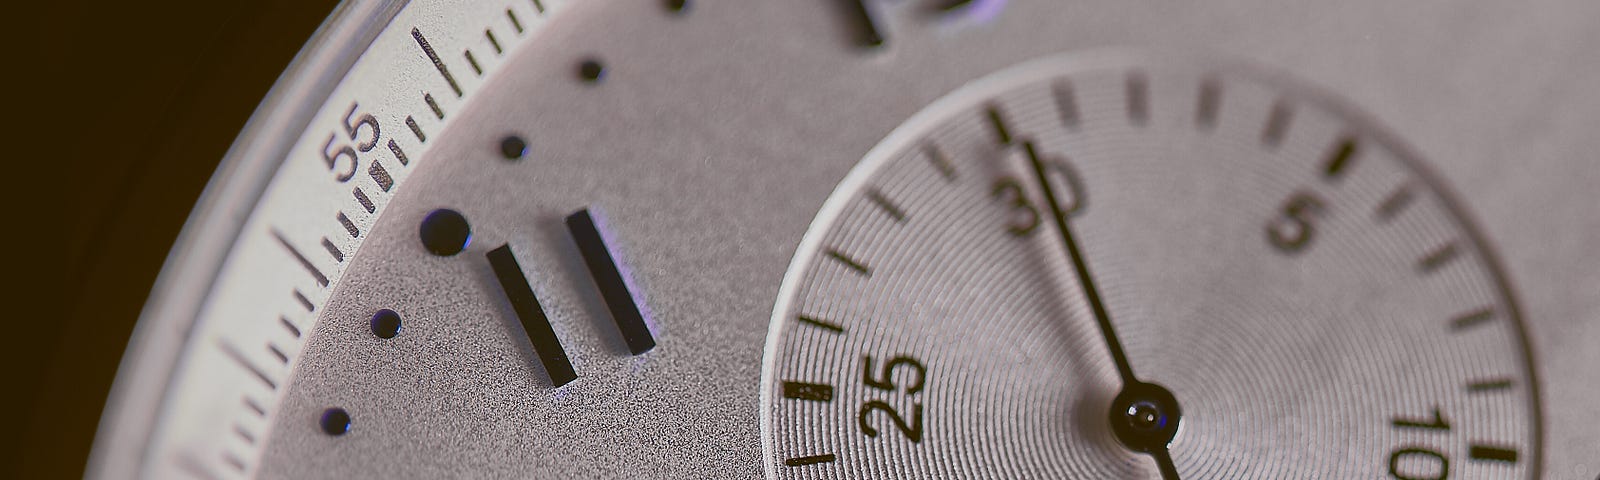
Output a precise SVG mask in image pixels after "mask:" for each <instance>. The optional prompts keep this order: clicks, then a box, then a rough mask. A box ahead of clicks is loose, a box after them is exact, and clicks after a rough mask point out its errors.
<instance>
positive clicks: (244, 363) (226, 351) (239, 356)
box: [217, 340, 278, 390]
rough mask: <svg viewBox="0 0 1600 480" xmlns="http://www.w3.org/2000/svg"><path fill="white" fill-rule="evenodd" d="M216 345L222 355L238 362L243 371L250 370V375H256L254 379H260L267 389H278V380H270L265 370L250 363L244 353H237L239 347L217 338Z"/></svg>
mask: <svg viewBox="0 0 1600 480" xmlns="http://www.w3.org/2000/svg"><path fill="white" fill-rule="evenodd" d="M217 347H218V348H219V349H221V350H222V354H223V355H227V356H228V358H229V359H231V360H233V361H234V363H237V364H239V366H240V367H244V369H245V371H248V372H250V375H251V376H253V377H256V380H260V381H261V383H262V384H265V385H266V386H267V389H268V390H277V389H278V382H274V381H272V377H268V376H267V372H265V371H263V370H261V368H260V367H257V366H256V364H254V363H251V362H250V360H249V359H246V358H244V354H243V353H239V349H237V348H234V347H233V344H231V343H228V342H227V341H222V340H219V341H217Z"/></svg>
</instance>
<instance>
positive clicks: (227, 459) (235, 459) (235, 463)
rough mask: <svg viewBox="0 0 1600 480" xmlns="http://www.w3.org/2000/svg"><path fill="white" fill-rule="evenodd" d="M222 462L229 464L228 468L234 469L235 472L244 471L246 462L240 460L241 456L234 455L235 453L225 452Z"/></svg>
mask: <svg viewBox="0 0 1600 480" xmlns="http://www.w3.org/2000/svg"><path fill="white" fill-rule="evenodd" d="M222 461H223V463H227V464H228V466H230V467H233V469H234V470H238V471H240V472H243V471H244V460H240V459H239V456H238V455H234V454H233V452H223V454H222Z"/></svg>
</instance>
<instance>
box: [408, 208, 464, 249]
mask: <svg viewBox="0 0 1600 480" xmlns="http://www.w3.org/2000/svg"><path fill="white" fill-rule="evenodd" d="M419 230H420V231H419V232H418V233H420V234H421V236H422V246H423V247H424V248H427V249H428V252H431V253H433V254H434V255H438V256H441V257H448V256H451V255H455V254H457V253H461V251H462V250H465V249H466V248H467V244H468V243H469V242H471V241H472V228H471V227H469V226H468V225H467V217H463V216H461V213H460V212H457V211H455V210H451V209H448V208H441V209H438V210H434V211H432V212H429V213H428V216H427V217H426V218H423V219H422V227H421V228H420V229H419Z"/></svg>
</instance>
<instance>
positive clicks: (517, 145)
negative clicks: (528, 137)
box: [500, 135, 528, 160]
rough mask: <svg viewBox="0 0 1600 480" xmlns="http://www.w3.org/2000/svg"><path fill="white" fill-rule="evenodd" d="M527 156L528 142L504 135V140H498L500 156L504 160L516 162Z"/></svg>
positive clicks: (520, 138) (517, 137)
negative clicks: (504, 158)
mask: <svg viewBox="0 0 1600 480" xmlns="http://www.w3.org/2000/svg"><path fill="white" fill-rule="evenodd" d="M527 154H528V142H526V141H523V140H522V137H519V136H516V135H506V138H502V139H500V155H502V156H504V157H506V160H518V159H521V158H522V156H523V155H527Z"/></svg>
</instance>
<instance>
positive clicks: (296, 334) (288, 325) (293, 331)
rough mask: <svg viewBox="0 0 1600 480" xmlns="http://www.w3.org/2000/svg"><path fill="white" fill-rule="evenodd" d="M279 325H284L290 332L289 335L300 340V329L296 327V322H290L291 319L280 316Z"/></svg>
mask: <svg viewBox="0 0 1600 480" xmlns="http://www.w3.org/2000/svg"><path fill="white" fill-rule="evenodd" d="M278 323H279V324H281V325H283V329H284V330H288V331H289V334H290V335H293V336H294V338H300V327H296V326H294V322H290V321H289V317H285V316H282V315H279V316H278Z"/></svg>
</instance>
